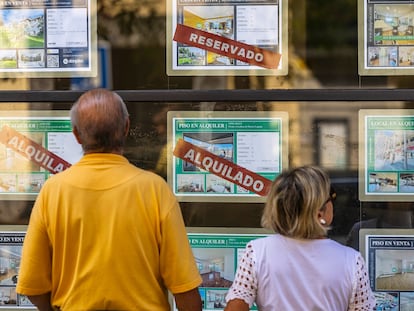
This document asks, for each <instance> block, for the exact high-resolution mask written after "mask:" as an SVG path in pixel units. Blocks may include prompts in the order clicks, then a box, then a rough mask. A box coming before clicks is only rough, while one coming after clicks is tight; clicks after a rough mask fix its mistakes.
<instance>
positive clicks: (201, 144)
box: [184, 136, 210, 149]
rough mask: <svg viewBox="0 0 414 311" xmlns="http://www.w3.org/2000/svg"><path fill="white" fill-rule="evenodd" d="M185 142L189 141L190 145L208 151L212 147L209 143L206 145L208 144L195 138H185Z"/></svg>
mask: <svg viewBox="0 0 414 311" xmlns="http://www.w3.org/2000/svg"><path fill="white" fill-rule="evenodd" d="M184 140H185V141H188V142H189V143H191V144H193V145H195V146H197V147H201V148H204V149H208V147H209V146H210V144H209V143H206V142H204V141H201V140H198V139H193V138H191V137H188V136H184Z"/></svg>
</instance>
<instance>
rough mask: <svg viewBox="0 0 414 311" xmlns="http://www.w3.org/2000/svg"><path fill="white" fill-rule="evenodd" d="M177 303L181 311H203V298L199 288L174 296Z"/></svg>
mask: <svg viewBox="0 0 414 311" xmlns="http://www.w3.org/2000/svg"><path fill="white" fill-rule="evenodd" d="M174 299H175V303H176V305H177V309H178V310H179V311H201V309H202V305H201V297H200V293H199V291H198V288H194V289H192V290H190V291H188V292H185V293H180V294H174Z"/></svg>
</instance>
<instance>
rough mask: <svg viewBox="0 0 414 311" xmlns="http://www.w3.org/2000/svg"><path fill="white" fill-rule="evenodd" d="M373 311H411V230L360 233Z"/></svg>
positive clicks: (413, 297) (413, 274) (413, 281)
mask: <svg viewBox="0 0 414 311" xmlns="http://www.w3.org/2000/svg"><path fill="white" fill-rule="evenodd" d="M360 244H361V245H362V247H361V253H362V254H363V255H364V257H365V261H366V264H367V266H368V272H369V280H370V285H371V288H372V289H373V291H374V295H375V298H376V300H377V306H376V309H375V310H413V309H414V288H413V284H414V260H413V258H414V230H413V229H361V231H360Z"/></svg>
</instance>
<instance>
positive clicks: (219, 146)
mask: <svg viewBox="0 0 414 311" xmlns="http://www.w3.org/2000/svg"><path fill="white" fill-rule="evenodd" d="M168 121H169V125H168V129H169V139H170V141H171V142H172V144H173V145H172V149H174V147H175V145H177V144H178V142H179V141H180V140H182V141H184V142H185V143H187V144H188V145H190V146H195V148H200V150H205V152H208V153H209V154H212V155H214V156H215V157H216V159H217V160H216V161H213V160H211V158H210V157H205V158H203V159H201V157H200V156H199V155H200V153H198V152H197V153H191V151H189V152H187V153H186V156H187V155H188V157H186V156H184V158H179V157H175V156H173V152H172V151H171V152H170V154H171V157H170V159H169V160H170V161H169V174H168V181H169V184H170V185H171V188H172V189H173V192H174V194H175V195H176V196H177V198H178V199H179V200H180V201H214V200H218V201H223V200H224V201H238V202H239V201H240V200H243V199H245V200H246V201H249V200H250V201H260V199H262V200H264V199H263V197H261V196H260V193H259V195H258V194H257V193H258V192H255V187H256V186H257V187H260V185H261V182H262V181H260V180H257V179H256V178H254V177H250V175H248V174H247V173H242V172H244V171H245V170H248V171H250V172H251V173H252V174H254V175H257V177H258V178H259V177H260V178H262V179H263V180H265V181H267V182H268V183H271V181H272V180H274V178H275V177H276V176H277V175H279V173H280V172H281V171H282V169H284V168H286V165H287V150H288V149H287V113H282V112H278V113H277V114H269V113H268V114H260V113H256V112H248V113H247V114H246V113H235V112H228V113H226V112H220V113H216V114H214V113H210V114H207V115H205V116H202V115H200V113H198V114H197V113H193V112H169V114H168ZM190 158H191V159H192V160H193V162H190V161H187V159H188V160H190ZM220 161H222V162H220ZM197 163H199V164H200V165H202V164H206V165H205V166H204V168H205V169H204V168H203V166H201V167H200V166H198V165H197ZM226 163H228V164H226ZM231 164H234V165H235V166H237V168H239V170H238V171H237V169H236V168H234V167H233V168H230V165H231ZM237 181H239V182H240V183H237ZM256 182H257V183H256Z"/></svg>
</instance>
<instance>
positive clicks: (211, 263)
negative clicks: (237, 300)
mask: <svg viewBox="0 0 414 311" xmlns="http://www.w3.org/2000/svg"><path fill="white" fill-rule="evenodd" d="M193 253H194V257H195V259H196V262H197V267H198V270H199V272H200V275H201V277H202V279H203V283H202V284H201V287H224V288H229V287H230V286H231V284H232V283H233V280H234V273H235V267H234V256H235V254H234V250H233V249H228V248H193Z"/></svg>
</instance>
